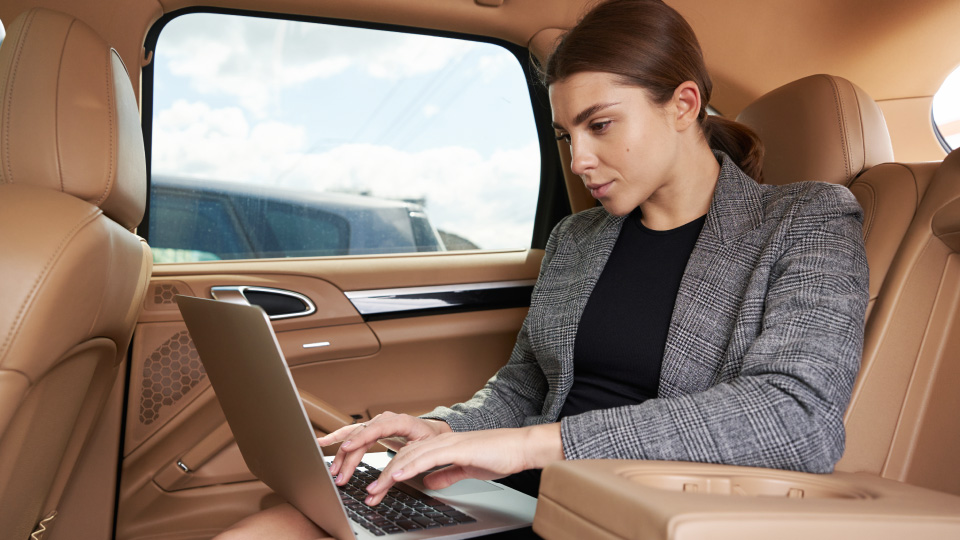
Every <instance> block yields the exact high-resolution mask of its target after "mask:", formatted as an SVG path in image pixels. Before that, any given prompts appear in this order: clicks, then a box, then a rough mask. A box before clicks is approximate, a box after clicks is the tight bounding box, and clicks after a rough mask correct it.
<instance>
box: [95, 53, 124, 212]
mask: <svg viewBox="0 0 960 540" xmlns="http://www.w3.org/2000/svg"><path fill="white" fill-rule="evenodd" d="M112 57H113V49H109V50H108V51H107V56H106V60H107V62H106V69H105V70H104V71H105V72H106V81H107V135H108V137H109V144H108V145H107V148H109V151H110V154H109V156H108V158H109V160H108V162H107V183H106V184H105V185H104V186H103V193H101V194H100V198H99V199H97V206H100V205H101V204H103V201H105V200H106V198H107V195H108V194H109V193H110V189H111V186H112V185H113V179H114V178H113V175H114V171H113V165H114V162H115V161H116V157H115V156H114V155H113V152H114V147H113V128H114V117H113V115H114V113H115V112H116V111H115V109H116V103H115V101H114V97H115V96H114V95H113V66H111V65H110V64H111V62H110V61H111V60H113V58H112ZM118 130H119V128H118Z"/></svg>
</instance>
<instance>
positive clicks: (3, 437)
mask: <svg viewBox="0 0 960 540" xmlns="http://www.w3.org/2000/svg"><path fill="white" fill-rule="evenodd" d="M145 199H146V166H145V161H144V150H143V138H142V135H141V132H140V121H139V112H138V108H137V103H136V99H135V97H134V94H133V89H132V87H131V84H130V79H129V77H128V75H127V72H126V70H125V68H124V66H123V63H122V62H121V60H120V57H119V56H118V55H117V53H116V52H115V51H113V50H112V49H111V48H110V47H109V46H108V45H107V44H106V43H105V42H104V41H103V39H102V38H100V37H99V36H98V35H97V34H96V33H95V32H94V31H93V30H92V29H91V28H90V27H89V26H87V25H86V24H84V23H83V22H82V21H80V20H77V19H76V18H74V17H72V16H68V15H65V14H62V13H58V12H54V11H50V10H45V9H34V10H31V11H29V12H26V13H23V14H21V16H20V17H18V18H17V19H16V20H15V21H14V22H13V24H12V25H11V26H10V28H9V33H8V34H7V37H6V39H5V40H4V43H3V46H2V47H0V253H2V256H0V298H2V299H3V302H2V304H0V537H2V538H5V539H7V538H9V539H13V540H19V539H25V538H27V537H28V536H29V535H30V532H31V530H33V529H34V528H35V526H36V525H37V523H38V521H39V520H41V519H42V518H43V517H44V516H45V515H47V514H48V513H49V512H51V511H52V510H53V509H54V508H55V506H56V502H57V498H58V497H59V493H60V492H61V491H62V489H63V485H64V484H65V483H66V482H67V480H68V479H69V476H70V472H71V470H72V468H73V465H74V463H75V461H76V459H77V457H78V455H79V454H80V450H81V448H82V446H83V443H84V442H85V440H86V439H87V437H88V435H89V432H90V429H91V426H92V425H93V423H94V421H95V419H96V416H97V413H98V412H99V410H100V408H101V407H102V405H103V402H104V400H105V398H106V395H107V393H108V391H109V389H110V388H111V386H112V384H113V382H114V380H115V379H116V375H117V369H118V366H119V365H120V364H121V362H122V360H123V358H124V356H125V354H126V351H127V346H128V344H129V342H130V337H131V335H132V332H133V327H134V324H135V322H136V319H137V315H138V312H139V307H140V305H141V302H142V298H143V294H144V291H145V289H146V284H147V280H148V278H149V274H150V271H151V266H152V263H151V258H150V251H149V248H148V247H147V245H146V243H144V242H143V241H142V240H141V239H140V238H139V237H137V236H136V235H135V234H133V233H132V232H131V231H132V229H133V228H134V227H136V226H137V224H138V223H139V222H140V220H141V219H142V217H143V213H144V204H145ZM111 476H112V475H111Z"/></svg>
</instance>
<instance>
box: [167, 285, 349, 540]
mask: <svg viewBox="0 0 960 540" xmlns="http://www.w3.org/2000/svg"><path fill="white" fill-rule="evenodd" d="M177 304H178V305H179V306H180V313H181V314H182V315H183V320H184V322H185V323H186V325H187V330H188V331H189V332H190V337H191V338H192V339H193V342H194V344H195V345H196V348H197V352H198V353H199V355H200V360H201V362H203V366H204V368H205V369H206V371H207V376H208V377H210V384H211V385H212V386H213V390H214V392H216V394H217V399H218V400H219V401H220V405H221V407H222V408H223V413H224V416H226V419H227V423H228V424H229V425H230V429H231V431H233V434H234V437H236V440H237V446H239V447H240V453H241V455H243V460H244V461H245V462H246V464H247V467H249V468H250V471H251V472H253V474H255V475H256V476H257V478H259V479H260V480H261V481H263V483H265V484H266V485H267V486H269V487H270V489H272V490H274V491H275V492H276V493H277V494H279V495H280V496H281V497H283V498H284V499H286V500H287V501H288V502H290V503H291V504H293V505H294V506H295V507H297V509H298V510H300V511H301V512H303V513H304V515H306V516H307V517H308V518H310V519H311V520H312V521H313V522H314V523H316V524H318V525H320V526H321V527H323V528H324V530H326V531H327V532H328V533H330V534H331V535H333V536H334V537H336V538H338V539H340V540H345V539H348V538H354V533H353V530H352V528H351V525H350V522H349V520H348V519H347V516H346V512H345V511H344V508H343V505H342V503H341V501H340V497H339V495H338V494H337V487H336V486H335V485H334V483H333V478H331V476H330V472H329V471H328V470H327V467H326V464H325V463H324V461H323V453H322V450H321V449H320V447H319V445H318V444H317V439H316V436H315V434H314V432H313V428H312V427H311V424H310V420H309V418H308V417H307V413H306V411H305V410H304V408H303V403H302V402H301V400H300V394H299V392H298V391H297V387H296V384H294V382H293V377H292V376H291V374H290V369H289V368H288V367H287V363H286V361H285V360H284V358H283V353H282V352H281V350H280V344H279V343H278V342H277V337H276V335H275V334H274V333H273V327H272V326H271V325H270V321H269V319H268V318H267V314H266V313H265V312H264V311H263V309H261V308H260V307H258V306H250V305H243V304H234V303H229V302H222V301H217V300H205V299H202V298H194V297H190V296H182V295H178V296H177Z"/></svg>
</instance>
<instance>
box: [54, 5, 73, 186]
mask: <svg viewBox="0 0 960 540" xmlns="http://www.w3.org/2000/svg"><path fill="white" fill-rule="evenodd" d="M76 22H77V20H76V19H74V20H72V21H70V26H69V27H68V28H67V34H66V35H65V36H64V37H63V48H62V49H60V66H59V68H58V69H57V83H56V87H55V88H56V90H55V93H54V101H53V104H54V105H53V107H54V110H53V115H54V118H55V119H56V121H54V123H53V132H54V142H55V143H56V145H57V173H58V174H59V175H60V191H66V189H67V188H66V186H65V185H64V183H63V156H62V155H61V153H60V75H61V74H62V73H63V59H64V55H65V54H66V51H67V42H68V41H70V32H72V31H73V25H74V24H76Z"/></svg>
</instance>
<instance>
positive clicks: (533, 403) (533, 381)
mask: <svg viewBox="0 0 960 540" xmlns="http://www.w3.org/2000/svg"><path fill="white" fill-rule="evenodd" d="M571 217H572V216H567V217H565V218H563V219H562V220H561V221H560V223H558V224H557V226H556V227H554V229H553V231H552V232H551V233H550V238H549V239H548V240H547V246H546V249H545V254H544V256H543V261H542V262H541V263H540V273H539V276H538V277H537V285H535V286H534V287H537V286H539V285H540V283H541V281H540V278H541V277H543V273H544V271H545V270H546V269H547V268H548V267H549V266H550V262H551V260H552V259H553V255H554V254H555V253H556V251H557V245H558V244H559V242H560V241H561V239H562V238H563V236H564V234H565V231H566V229H567V227H568V225H569V223H570V218H571ZM528 323H529V315H528V316H527V318H525V319H524V321H523V325H522V326H521V327H520V333H519V334H518V335H517V342H516V344H515V345H514V347H513V352H512V353H511V354H510V359H509V360H508V361H507V363H506V364H505V365H504V366H503V367H502V368H500V369H499V370H498V371H497V373H496V374H495V375H494V376H493V377H491V378H490V380H488V381H487V383H486V385H484V387H483V388H482V389H480V391H478V392H477V393H476V394H474V395H473V397H472V398H470V400H468V401H465V402H463V403H458V404H456V405H452V406H450V407H437V408H436V409H434V410H433V411H431V412H430V413H427V414H425V415H422V416H421V418H430V419H436V420H443V421H444V422H446V423H447V424H448V425H449V426H450V428H451V429H453V430H454V431H473V430H478V429H496V428H508V427H521V426H523V425H528V424H531V423H538V419H539V418H540V416H538V415H540V413H541V411H542V409H543V406H544V400H545V399H546V396H547V391H548V383H547V378H546V376H545V375H544V372H543V369H542V368H541V367H540V364H539V363H538V362H537V359H536V357H535V356H534V354H533V351H532V349H531V347H530V335H529V329H528Z"/></svg>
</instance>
